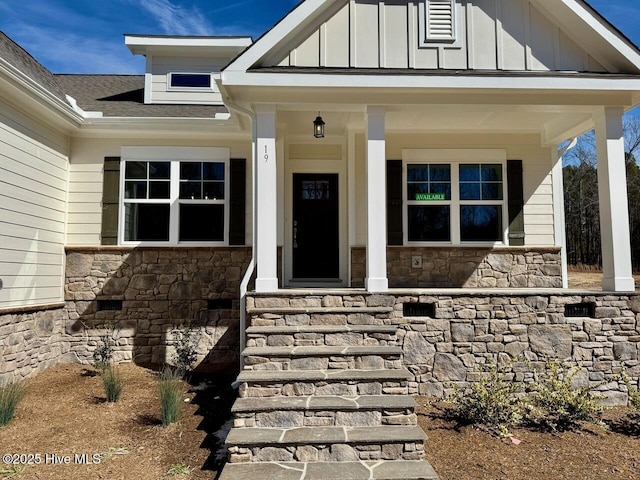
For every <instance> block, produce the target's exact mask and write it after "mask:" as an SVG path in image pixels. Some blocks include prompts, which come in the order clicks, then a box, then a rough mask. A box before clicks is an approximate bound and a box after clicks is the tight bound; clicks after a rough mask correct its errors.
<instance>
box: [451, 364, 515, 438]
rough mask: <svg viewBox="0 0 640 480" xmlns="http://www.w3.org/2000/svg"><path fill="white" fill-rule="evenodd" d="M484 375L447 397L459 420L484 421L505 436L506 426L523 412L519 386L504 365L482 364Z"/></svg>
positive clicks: (485, 424) (490, 427)
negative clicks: (508, 374) (509, 375)
mask: <svg viewBox="0 0 640 480" xmlns="http://www.w3.org/2000/svg"><path fill="white" fill-rule="evenodd" d="M485 370H486V374H485V375H484V376H483V378H482V379H481V380H480V381H478V382H475V383H473V384H472V385H471V386H470V387H468V388H467V389H465V390H458V391H456V393H455V394H454V395H453V397H452V398H451V399H450V401H451V402H452V403H453V405H454V409H453V417H454V418H455V419H457V420H458V421H460V422H462V423H467V424H473V425H483V426H485V427H487V428H489V429H490V430H492V431H493V432H495V433H497V434H499V435H502V436H507V435H508V431H509V427H511V426H513V425H515V424H517V423H518V422H519V421H520V420H521V418H522V416H521V414H520V411H521V405H520V403H521V402H520V399H519V397H518V395H517V394H518V393H519V392H520V387H519V386H518V385H517V384H516V383H513V382H511V381H510V380H507V378H506V374H507V372H506V368H502V369H500V368H498V367H497V366H496V365H494V364H489V365H488V366H486V367H485Z"/></svg>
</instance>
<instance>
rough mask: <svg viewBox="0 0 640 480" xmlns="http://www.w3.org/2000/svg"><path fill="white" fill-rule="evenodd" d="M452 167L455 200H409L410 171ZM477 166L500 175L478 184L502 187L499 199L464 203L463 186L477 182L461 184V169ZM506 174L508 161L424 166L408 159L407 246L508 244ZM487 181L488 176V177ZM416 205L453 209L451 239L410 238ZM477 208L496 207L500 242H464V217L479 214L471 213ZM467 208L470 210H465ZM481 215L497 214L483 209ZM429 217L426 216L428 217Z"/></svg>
mask: <svg viewBox="0 0 640 480" xmlns="http://www.w3.org/2000/svg"><path fill="white" fill-rule="evenodd" d="M437 164H440V165H449V166H450V168H451V197H450V200H448V201H423V202H421V201H416V200H409V184H410V183H411V182H410V181H409V177H410V174H409V168H410V167H412V166H415V165H421V166H424V165H437ZM474 165H475V166H477V168H478V171H479V172H481V170H482V166H486V167H488V168H489V169H491V168H493V169H494V171H496V172H498V171H499V174H497V175H498V178H497V179H494V180H484V181H482V182H481V181H480V180H478V182H475V183H479V184H483V183H484V184H487V185H496V186H498V192H499V195H498V197H499V199H492V200H489V199H480V200H461V196H462V194H461V186H462V185H464V184H465V183H474V182H463V181H461V177H460V169H461V167H463V166H474ZM504 172H505V163H504V162H502V161H501V162H485V163H478V162H473V161H465V160H451V161H448V162H441V163H437V162H428V163H427V162H424V163H418V162H415V161H407V160H405V162H404V180H403V188H404V190H405V191H404V198H405V200H404V224H405V226H406V228H405V244H409V245H430V246H435V245H460V244H487V243H491V244H495V243H503V242H504V238H503V237H504V221H505V219H506V218H507V217H506V214H507V213H506V202H505V200H504V197H505V192H506V180H505V178H504ZM485 178H486V176H485ZM479 179H482V174H481V173H479ZM480 197H481V198H482V195H481V196H480ZM415 205H423V206H434V207H435V206H438V205H441V206H450V211H449V215H450V217H449V227H450V236H449V239H447V240H443V239H442V238H438V239H436V240H434V241H427V240H411V235H410V225H409V221H410V219H411V216H412V215H411V213H412V212H411V211H410V209H411V208H415ZM473 207H488V208H489V209H490V207H495V210H496V211H497V215H498V220H497V221H498V223H499V229H500V233H499V235H498V237H499V238H498V239H492V240H483V239H480V240H466V239H464V231H463V228H462V227H463V221H464V219H463V218H462V216H463V215H467V216H469V215H470V213H475V212H471V210H472V209H473ZM465 208H466V210H465ZM480 210H481V211H480V212H479V215H485V216H486V215H487V214H488V213H493V212H488V211H482V210H487V208H484V209H483V208H480ZM425 216H426V215H425Z"/></svg>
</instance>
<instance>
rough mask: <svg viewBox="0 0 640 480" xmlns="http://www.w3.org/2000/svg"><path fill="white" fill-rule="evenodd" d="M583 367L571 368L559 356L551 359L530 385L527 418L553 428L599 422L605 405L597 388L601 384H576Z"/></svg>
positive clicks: (534, 424)
mask: <svg viewBox="0 0 640 480" xmlns="http://www.w3.org/2000/svg"><path fill="white" fill-rule="evenodd" d="M579 372H580V367H579V366H578V367H570V366H569V365H566V364H564V363H563V362H561V361H560V360H557V359H547V361H546V368H545V370H544V372H542V373H541V374H540V375H536V381H535V382H534V383H532V384H531V385H530V392H531V396H530V403H529V404H528V406H527V412H526V419H527V421H528V422H529V423H530V424H531V425H533V426H536V427H538V428H542V429H545V430H552V431H565V430H570V429H574V428H576V427H577V426H578V424H579V422H581V421H590V422H596V423H598V422H599V419H598V416H599V415H600V413H602V410H603V407H602V405H600V403H599V400H600V398H602V397H599V396H598V395H595V394H594V393H593V390H594V389H595V388H596V387H597V385H592V386H586V387H581V388H574V387H573V380H574V378H575V376H576V375H577V374H578V373H579Z"/></svg>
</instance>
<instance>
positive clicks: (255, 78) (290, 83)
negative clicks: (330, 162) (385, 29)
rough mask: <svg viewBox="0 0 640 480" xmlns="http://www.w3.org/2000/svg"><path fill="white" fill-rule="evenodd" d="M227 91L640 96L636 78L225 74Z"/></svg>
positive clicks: (638, 79) (639, 78) (639, 82)
mask: <svg viewBox="0 0 640 480" xmlns="http://www.w3.org/2000/svg"><path fill="white" fill-rule="evenodd" d="M222 83H223V84H224V85H225V86H226V87H227V88H228V87H256V88H260V87H288V88H295V87H299V88H305V87H306V88H310V87H309V85H313V87H312V88H322V87H330V88H387V89H393V90H399V89H403V88H420V89H432V90H435V89H443V90H444V89H446V90H460V89H465V90H476V91H477V90H529V91H548V90H559V91H563V90H573V91H576V90H578V91H580V90H583V91H588V90H593V91H598V90H601V91H605V92H608V91H623V92H640V76H638V77H637V78H635V77H634V78H628V77H625V78H611V77H608V78H593V77H588V78H585V77H540V76H518V77H509V76H495V77H494V76H482V77H479V76H469V75H465V76H452V75H441V76H438V75H428V76H425V75H358V74H347V75H332V74H323V73H293V74H286V73H285V74H281V73H259V72H247V73H244V72H228V71H227V72H223V73H222Z"/></svg>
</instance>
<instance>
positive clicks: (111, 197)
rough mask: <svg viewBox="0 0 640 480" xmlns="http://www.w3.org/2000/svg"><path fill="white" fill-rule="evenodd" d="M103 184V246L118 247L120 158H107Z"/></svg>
mask: <svg viewBox="0 0 640 480" xmlns="http://www.w3.org/2000/svg"><path fill="white" fill-rule="evenodd" d="M102 182H103V183H102V245H117V244H118V211H119V203H120V157H105V159H104V176H103V179H102Z"/></svg>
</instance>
